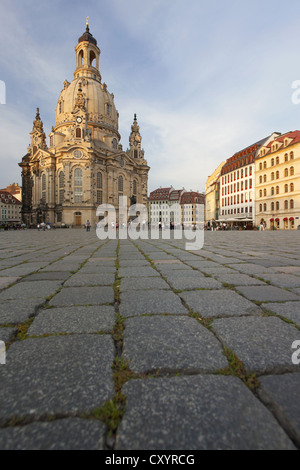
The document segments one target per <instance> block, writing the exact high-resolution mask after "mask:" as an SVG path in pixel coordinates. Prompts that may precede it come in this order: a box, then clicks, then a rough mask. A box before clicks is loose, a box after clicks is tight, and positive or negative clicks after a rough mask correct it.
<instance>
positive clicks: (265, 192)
mask: <svg viewBox="0 0 300 470" xmlns="http://www.w3.org/2000/svg"><path fill="white" fill-rule="evenodd" d="M266 195H267V190H266V188H265V189H264V196H266Z"/></svg>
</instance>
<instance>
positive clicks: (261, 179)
mask: <svg viewBox="0 0 300 470" xmlns="http://www.w3.org/2000/svg"><path fill="white" fill-rule="evenodd" d="M262 182H263V177H262V176H260V177H259V184H262Z"/></svg>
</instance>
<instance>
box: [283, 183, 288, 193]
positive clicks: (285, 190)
mask: <svg viewBox="0 0 300 470" xmlns="http://www.w3.org/2000/svg"><path fill="white" fill-rule="evenodd" d="M284 192H285V193H288V192H289V185H288V184H285V185H284Z"/></svg>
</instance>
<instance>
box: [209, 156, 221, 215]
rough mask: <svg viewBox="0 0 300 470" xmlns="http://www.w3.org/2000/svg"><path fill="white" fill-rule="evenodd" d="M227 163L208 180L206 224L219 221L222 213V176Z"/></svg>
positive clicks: (219, 167)
mask: <svg viewBox="0 0 300 470" xmlns="http://www.w3.org/2000/svg"><path fill="white" fill-rule="evenodd" d="M224 165H225V162H222V163H221V164H220V165H219V166H218V168H217V169H216V170H215V171H214V172H213V174H212V175H211V176H209V177H208V178H207V181H206V186H205V222H208V221H209V220H218V219H219V211H220V175H221V170H222V168H223V166H224Z"/></svg>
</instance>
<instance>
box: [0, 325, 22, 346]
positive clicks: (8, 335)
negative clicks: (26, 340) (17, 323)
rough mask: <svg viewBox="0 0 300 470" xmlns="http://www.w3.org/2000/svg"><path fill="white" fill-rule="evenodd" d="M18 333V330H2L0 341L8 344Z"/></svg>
mask: <svg viewBox="0 0 300 470" xmlns="http://www.w3.org/2000/svg"><path fill="white" fill-rule="evenodd" d="M17 332H18V330H17V328H0V341H4V343H8V342H9V341H11V339H12V338H13V336H14V335H16V334H17Z"/></svg>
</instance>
